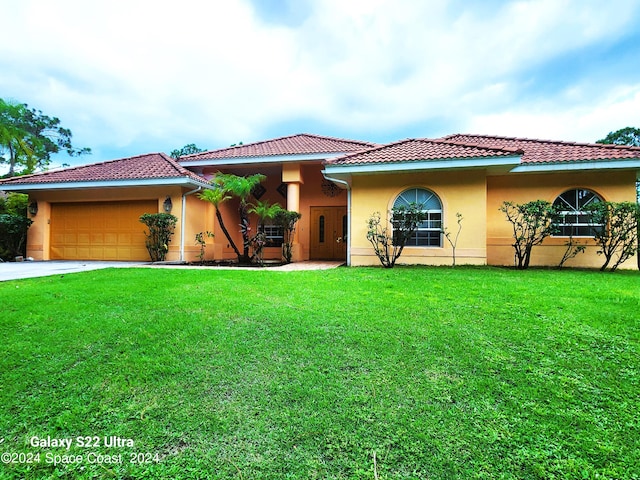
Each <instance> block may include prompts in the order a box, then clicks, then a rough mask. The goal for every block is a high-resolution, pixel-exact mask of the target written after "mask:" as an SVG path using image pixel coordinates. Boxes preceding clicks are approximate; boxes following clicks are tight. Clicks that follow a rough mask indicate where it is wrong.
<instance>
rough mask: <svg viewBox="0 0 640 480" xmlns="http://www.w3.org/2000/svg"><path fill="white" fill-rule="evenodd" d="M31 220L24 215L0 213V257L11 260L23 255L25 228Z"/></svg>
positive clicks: (26, 228)
mask: <svg viewBox="0 0 640 480" xmlns="http://www.w3.org/2000/svg"><path fill="white" fill-rule="evenodd" d="M32 223H33V222H32V221H31V219H30V218H27V217H26V216H24V215H19V214H12V213H3V214H0V258H2V259H4V260H13V259H14V258H15V257H16V256H18V255H24V253H25V252H24V246H25V240H26V239H27V230H28V229H29V227H30V226H31V224H32Z"/></svg>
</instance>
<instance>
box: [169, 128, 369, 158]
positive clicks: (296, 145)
mask: <svg viewBox="0 0 640 480" xmlns="http://www.w3.org/2000/svg"><path fill="white" fill-rule="evenodd" d="M375 145H376V144H375V143H370V142H360V141H356V140H346V139H342V138H333V137H323V136H320V135H311V134H309V133H299V134H297V135H290V136H288V137H280V138H274V139H272V140H265V141H262V142H255V143H248V144H246V145H236V146H234V147H228V148H221V149H219V150H210V151H208V152H202V153H194V154H192V155H185V156H184V157H180V161H181V162H183V161H193V160H207V159H215V158H237V157H265V156H273V155H300V154H313V153H343V152H357V151H360V150H363V149H365V148H370V147H373V146H375Z"/></svg>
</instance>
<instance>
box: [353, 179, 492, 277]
mask: <svg viewBox="0 0 640 480" xmlns="http://www.w3.org/2000/svg"><path fill="white" fill-rule="evenodd" d="M485 179H486V175H485V171H484V170H461V171H457V172H437V171H434V172H424V173H411V174H385V175H370V176H354V178H353V185H352V210H351V221H352V224H351V264H352V265H379V264H380V263H379V260H378V258H377V257H376V256H375V254H374V252H373V248H372V247H371V244H370V243H369V242H368V241H367V239H366V233H367V226H366V222H367V220H368V218H369V217H370V216H371V214H372V213H373V212H376V211H377V212H380V213H382V214H383V215H384V214H385V212H388V211H389V210H390V209H391V208H392V206H393V202H394V201H395V199H396V197H397V196H398V195H399V194H400V193H402V192H403V191H404V190H407V189H409V188H426V189H428V190H431V191H432V192H434V193H435V194H436V195H437V196H438V197H439V199H440V201H441V203H442V215H443V226H444V227H445V228H447V229H448V230H449V231H451V232H452V235H453V236H455V234H456V232H457V229H458V224H457V218H456V213H457V212H460V213H461V214H462V216H463V217H464V219H463V221H462V232H461V233H460V237H459V240H458V243H457V248H456V262H457V263H458V264H485V263H486V212H487V207H486V180H485ZM452 260H453V251H452V248H451V246H450V244H449V243H448V242H447V240H446V239H445V238H443V239H442V247H406V248H405V249H404V251H403V253H402V256H401V257H400V259H399V261H398V263H407V264H427V265H450V264H451V263H452Z"/></svg>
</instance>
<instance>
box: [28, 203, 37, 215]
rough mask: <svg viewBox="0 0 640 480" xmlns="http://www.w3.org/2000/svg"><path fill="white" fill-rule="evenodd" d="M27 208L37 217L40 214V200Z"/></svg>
mask: <svg viewBox="0 0 640 480" xmlns="http://www.w3.org/2000/svg"><path fill="white" fill-rule="evenodd" d="M27 210H29V213H30V214H31V215H32V216H34V217H35V216H36V215H37V214H38V202H31V203H30V204H29V206H28V207H27Z"/></svg>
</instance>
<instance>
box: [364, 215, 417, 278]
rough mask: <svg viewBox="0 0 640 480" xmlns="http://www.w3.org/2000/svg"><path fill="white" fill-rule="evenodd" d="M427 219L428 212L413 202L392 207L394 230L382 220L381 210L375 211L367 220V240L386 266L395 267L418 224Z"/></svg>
mask: <svg viewBox="0 0 640 480" xmlns="http://www.w3.org/2000/svg"><path fill="white" fill-rule="evenodd" d="M425 220H427V212H425V211H424V210H423V206H422V205H421V204H417V203H411V204H409V205H408V206H405V205H402V206H399V207H393V208H392V209H391V226H392V231H391V232H389V229H388V227H387V226H386V225H384V224H383V222H382V217H381V215H380V212H374V213H373V214H372V215H371V216H370V217H369V220H367V240H369V242H370V243H371V245H372V246H373V251H374V252H375V254H376V256H377V257H378V259H379V260H380V263H381V264H382V266H383V267H385V268H393V267H394V265H395V264H396V261H397V260H398V258H400V255H402V251H403V250H404V247H405V245H406V244H407V241H408V240H409V239H410V238H411V236H412V235H413V233H414V232H415V231H416V229H417V228H418V226H419V225H420V224H421V223H422V222H424V221H425Z"/></svg>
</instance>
